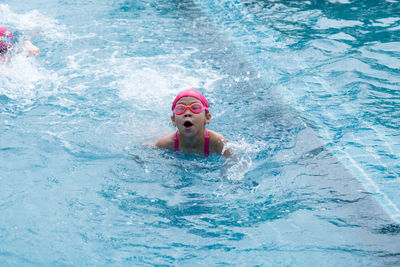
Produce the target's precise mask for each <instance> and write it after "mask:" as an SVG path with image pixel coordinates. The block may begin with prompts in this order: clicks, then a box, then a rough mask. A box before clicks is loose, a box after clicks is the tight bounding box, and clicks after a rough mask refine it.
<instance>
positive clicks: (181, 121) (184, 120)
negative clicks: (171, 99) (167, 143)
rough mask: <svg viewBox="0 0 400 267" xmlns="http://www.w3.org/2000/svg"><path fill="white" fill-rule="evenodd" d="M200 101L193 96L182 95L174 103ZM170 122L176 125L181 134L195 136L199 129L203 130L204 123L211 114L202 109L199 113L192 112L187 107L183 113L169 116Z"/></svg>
mask: <svg viewBox="0 0 400 267" xmlns="http://www.w3.org/2000/svg"><path fill="white" fill-rule="evenodd" d="M193 103H200V104H201V101H200V100H198V99H197V98H194V97H182V98H181V99H179V101H178V102H177V103H176V104H183V105H187V106H189V105H191V104H193ZM171 120H172V124H173V125H174V126H176V127H177V128H178V130H179V132H180V133H181V134H184V135H186V136H195V135H196V134H198V133H199V132H200V131H202V130H204V128H205V125H206V124H208V123H210V121H211V114H210V113H206V111H202V112H201V113H198V114H196V113H193V112H192V111H191V110H190V109H189V108H187V109H186V110H185V112H184V113H182V114H180V115H177V114H173V115H172V116H171Z"/></svg>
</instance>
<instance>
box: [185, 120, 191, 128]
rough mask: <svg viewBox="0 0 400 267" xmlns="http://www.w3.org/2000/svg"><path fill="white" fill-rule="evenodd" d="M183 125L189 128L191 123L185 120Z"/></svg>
mask: <svg viewBox="0 0 400 267" xmlns="http://www.w3.org/2000/svg"><path fill="white" fill-rule="evenodd" d="M183 126H185V128H190V127H192V126H193V123H191V122H190V121H185V123H184V124H183Z"/></svg>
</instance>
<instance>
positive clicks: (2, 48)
mask: <svg viewBox="0 0 400 267" xmlns="http://www.w3.org/2000/svg"><path fill="white" fill-rule="evenodd" d="M15 43H16V42H15V40H14V34H13V33H12V32H11V31H10V30H8V29H7V28H6V27H0V57H1V61H2V62H8V61H9V53H10V51H11V50H13V49H14V46H15ZM22 49H23V50H25V51H26V52H28V53H29V54H31V55H34V56H38V55H40V50H39V48H38V47H36V46H35V45H34V44H32V42H31V41H28V40H24V42H23V43H22Z"/></svg>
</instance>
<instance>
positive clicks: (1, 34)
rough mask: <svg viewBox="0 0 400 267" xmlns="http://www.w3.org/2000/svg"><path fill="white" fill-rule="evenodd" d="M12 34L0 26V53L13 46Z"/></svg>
mask: <svg viewBox="0 0 400 267" xmlns="http://www.w3.org/2000/svg"><path fill="white" fill-rule="evenodd" d="M13 42H14V35H13V33H12V32H10V31H9V30H8V29H7V28H6V27H0V53H5V52H7V50H8V49H9V48H11V47H12V46H13Z"/></svg>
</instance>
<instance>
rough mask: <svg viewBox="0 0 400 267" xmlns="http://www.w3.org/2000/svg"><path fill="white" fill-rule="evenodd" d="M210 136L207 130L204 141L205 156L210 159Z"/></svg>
mask: <svg viewBox="0 0 400 267" xmlns="http://www.w3.org/2000/svg"><path fill="white" fill-rule="evenodd" d="M209 144H210V134H209V133H208V130H207V129H206V137H205V139H204V156H205V157H208V156H209V155H210V146H209Z"/></svg>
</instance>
